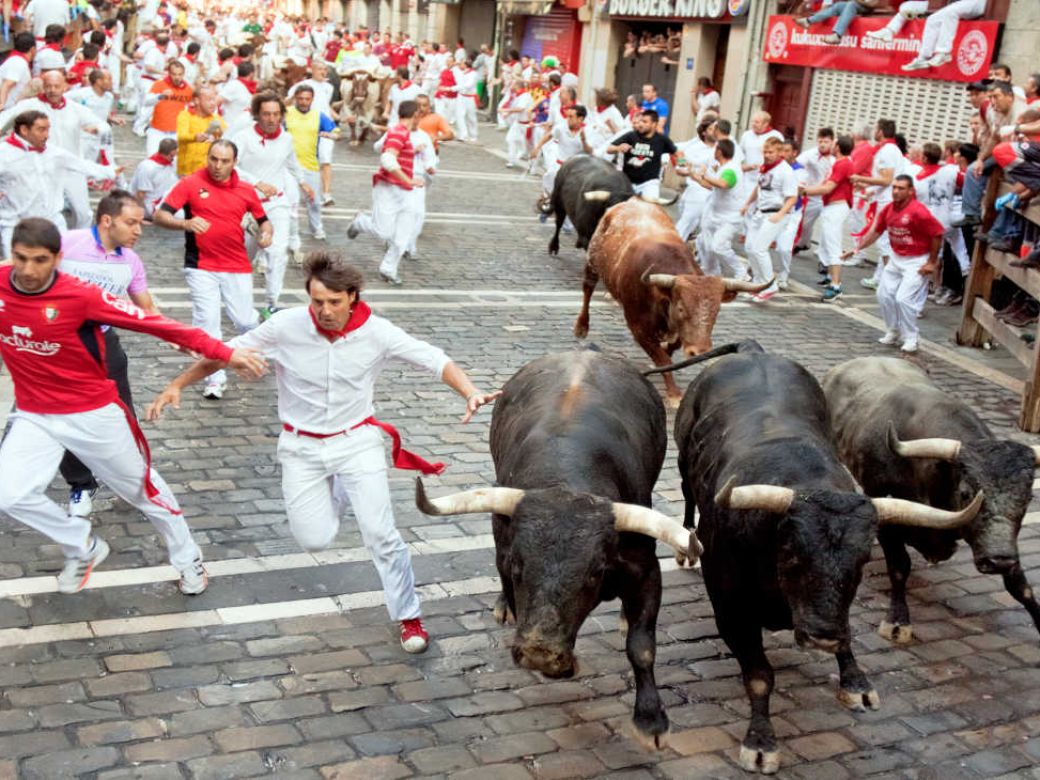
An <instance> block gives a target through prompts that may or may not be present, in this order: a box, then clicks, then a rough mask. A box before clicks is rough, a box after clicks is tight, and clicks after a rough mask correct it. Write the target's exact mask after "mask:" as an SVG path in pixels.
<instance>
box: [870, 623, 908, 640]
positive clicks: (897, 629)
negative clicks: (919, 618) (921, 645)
mask: <svg viewBox="0 0 1040 780" xmlns="http://www.w3.org/2000/svg"><path fill="white" fill-rule="evenodd" d="M877 632H878V633H879V634H880V635H881V636H883V637H884V638H885V639H887V640H888V641H889V642H895V643H896V644H897V645H907V644H910V643H911V642H912V641H914V627H913V626H912V625H911V624H909V623H907V624H906V625H901V624H899V623H889V622H888V621H887V620H882V621H881V625H880V626H878V630H877Z"/></svg>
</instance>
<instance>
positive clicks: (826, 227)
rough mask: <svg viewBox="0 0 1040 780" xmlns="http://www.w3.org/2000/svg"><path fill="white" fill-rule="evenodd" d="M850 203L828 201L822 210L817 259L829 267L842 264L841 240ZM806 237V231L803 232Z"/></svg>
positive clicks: (843, 235)
mask: <svg viewBox="0 0 1040 780" xmlns="http://www.w3.org/2000/svg"><path fill="white" fill-rule="evenodd" d="M849 210H850V209H849V204H848V203H846V202H845V201H843V200H840V201H835V202H834V203H828V204H827V205H826V206H824V207H823V210H822V211H821V212H820V220H819V222H820V248H819V249H818V250H817V251H816V257H817V259H818V260H819V261H820V262H821V263H822V264H823V265H824V266H826V267H827V268H830V267H831V266H832V265H840V264H841V241H842V239H843V238H844V237H845V220H846V219H847V218H848V216H849ZM802 237H803V238H804V237H805V233H804V232H803V233H802Z"/></svg>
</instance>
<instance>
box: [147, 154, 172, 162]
mask: <svg viewBox="0 0 1040 780" xmlns="http://www.w3.org/2000/svg"><path fill="white" fill-rule="evenodd" d="M148 159H149V160H151V161H152V162H154V163H158V164H159V165H173V160H171V159H169V158H167V157H164V156H163V155H161V154H159V153H158V152H156V153H155V154H153V155H152V156H151V157H149V158H148Z"/></svg>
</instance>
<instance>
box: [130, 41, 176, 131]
mask: <svg viewBox="0 0 1040 780" xmlns="http://www.w3.org/2000/svg"><path fill="white" fill-rule="evenodd" d="M169 43H170V39H169V36H167V35H166V34H165V33H164V34H161V35H157V36H156V37H155V39H154V40H153V39H151V38H146V39H145V40H144V42H143V43H142V44H141V47H140V48H139V49H138V51H137V52H136V53H135V55H134V56H135V59H136V58H137V55H138V54H140V55H141V56H140V59H139V60H138V65H139V67H140V76H139V83H140V91H139V92H140V100H139V103H138V108H137V115H136V116H135V117H134V132H135V133H136V134H137V135H139V136H141V137H142V138H143V137H144V136H145V134H146V133H147V130H148V125H149V124H150V123H151V121H152V110H153V109H154V108H155V103H151V104H148V105H146V100H145V98H146V96H147V95H148V94H149V91H150V90H151V88H152V85H153V84H155V82H156V81H158V80H159V79H161V78H162V77H163V75H164V74H165V73H166V60H167V57H166V47H167V46H169Z"/></svg>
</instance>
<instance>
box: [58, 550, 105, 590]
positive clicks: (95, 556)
mask: <svg viewBox="0 0 1040 780" xmlns="http://www.w3.org/2000/svg"><path fill="white" fill-rule="evenodd" d="M110 552H111V548H110V547H109V546H108V542H106V541H105V540H104V539H102V538H101V537H100V536H92V537H91V543H90V551H89V552H88V553H87V556H86V557H85V558H66V559H65V566H64V567H62V570H61V574H59V575H58V593H79V592H80V591H81V590H83V588H84V587H85V586H86V584H87V580H89V579H90V575H91V572H93V571H94V569H95V568H97V567H98V565H100V564H101V562H102V561H104V560H105V558H107V557H108V554H109V553H110Z"/></svg>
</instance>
